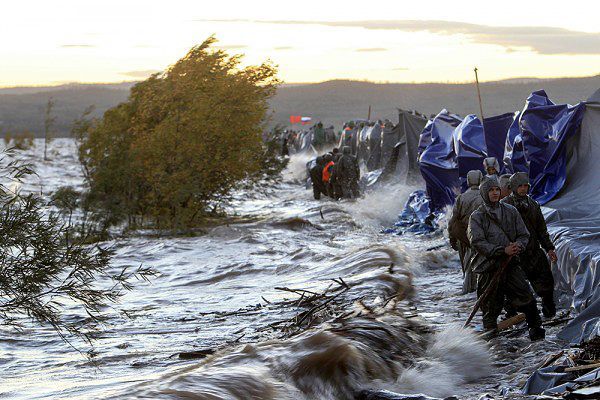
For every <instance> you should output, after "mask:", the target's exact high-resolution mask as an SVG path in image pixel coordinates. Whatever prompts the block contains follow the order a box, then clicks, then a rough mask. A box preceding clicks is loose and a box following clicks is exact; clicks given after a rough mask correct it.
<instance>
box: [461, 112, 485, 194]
mask: <svg viewBox="0 0 600 400" xmlns="http://www.w3.org/2000/svg"><path fill="white" fill-rule="evenodd" d="M453 142H454V153H455V154H456V163H457V164H458V176H459V180H460V186H461V191H462V192H464V191H465V190H466V189H467V172H469V171H471V170H473V169H478V170H480V171H482V172H484V171H483V159H484V158H486V157H487V150H486V144H485V136H484V134H483V126H481V121H480V120H479V118H477V116H476V115H473V114H471V115H467V116H466V117H465V119H463V121H462V122H461V123H460V125H458V126H457V127H456V129H455V130H454V133H453ZM484 173H485V172H484Z"/></svg>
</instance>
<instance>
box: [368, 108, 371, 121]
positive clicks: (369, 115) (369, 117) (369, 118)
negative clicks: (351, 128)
mask: <svg viewBox="0 0 600 400" xmlns="http://www.w3.org/2000/svg"><path fill="white" fill-rule="evenodd" d="M370 120H371V105H370V104H369V114H368V115H367V121H370Z"/></svg>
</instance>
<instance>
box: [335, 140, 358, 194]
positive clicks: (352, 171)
mask: <svg viewBox="0 0 600 400" xmlns="http://www.w3.org/2000/svg"><path fill="white" fill-rule="evenodd" d="M334 176H335V181H334V183H337V184H339V186H340V188H341V190H342V197H344V198H346V199H355V198H358V197H359V196H360V190H359V188H358V180H359V179H360V169H359V167H358V160H357V159H356V157H355V156H353V155H352V149H351V148H350V146H344V148H343V149H342V156H341V157H340V159H339V160H338V162H336V164H335V167H334Z"/></svg>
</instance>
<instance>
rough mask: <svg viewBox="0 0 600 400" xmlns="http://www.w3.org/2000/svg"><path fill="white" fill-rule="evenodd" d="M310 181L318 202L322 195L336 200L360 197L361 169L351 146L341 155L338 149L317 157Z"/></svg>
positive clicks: (346, 147) (345, 147) (344, 148)
mask: <svg viewBox="0 0 600 400" xmlns="http://www.w3.org/2000/svg"><path fill="white" fill-rule="evenodd" d="M310 179H311V181H312V187H313V195H314V198H315V199H316V200H319V199H320V198H321V194H323V195H325V196H329V197H331V198H332V199H335V200H338V199H341V198H346V199H355V198H357V197H359V196H360V190H359V187H358V181H359V180H360V168H359V166H358V160H357V159H356V157H355V156H353V155H352V149H351V148H350V146H344V147H343V148H342V153H341V154H340V151H339V149H338V148H337V147H336V148H334V149H333V150H332V151H331V152H329V153H326V154H324V155H321V156H319V157H317V159H316V161H315V165H314V166H313V167H312V168H311V169H310Z"/></svg>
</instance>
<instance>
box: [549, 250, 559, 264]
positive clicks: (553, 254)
mask: <svg viewBox="0 0 600 400" xmlns="http://www.w3.org/2000/svg"><path fill="white" fill-rule="evenodd" d="M548 257H550V261H551V262H556V261H557V260H558V257H557V256H556V252H555V251H554V250H548Z"/></svg>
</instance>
